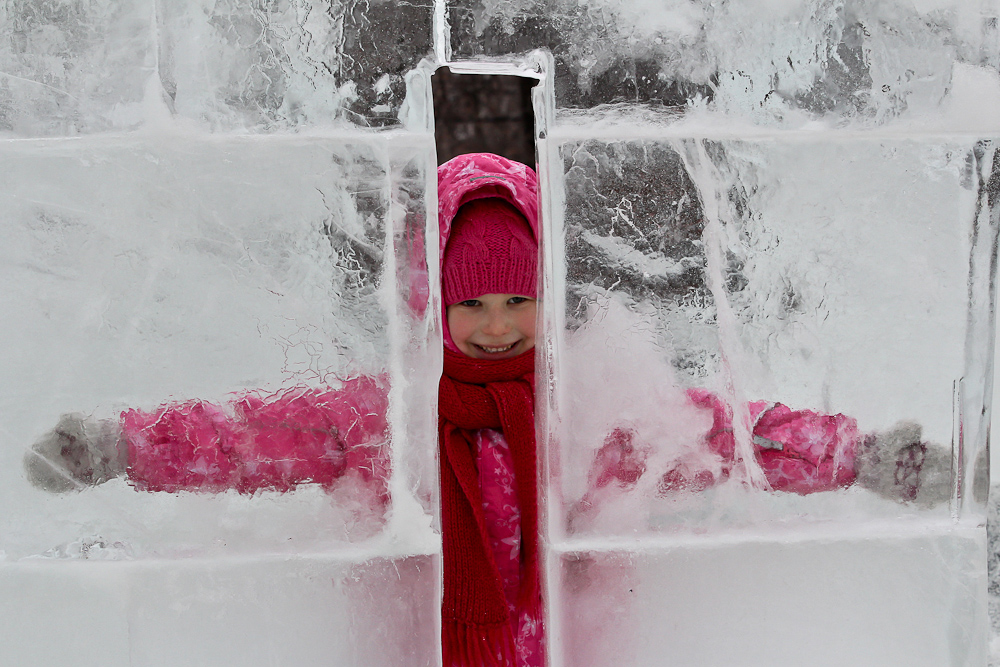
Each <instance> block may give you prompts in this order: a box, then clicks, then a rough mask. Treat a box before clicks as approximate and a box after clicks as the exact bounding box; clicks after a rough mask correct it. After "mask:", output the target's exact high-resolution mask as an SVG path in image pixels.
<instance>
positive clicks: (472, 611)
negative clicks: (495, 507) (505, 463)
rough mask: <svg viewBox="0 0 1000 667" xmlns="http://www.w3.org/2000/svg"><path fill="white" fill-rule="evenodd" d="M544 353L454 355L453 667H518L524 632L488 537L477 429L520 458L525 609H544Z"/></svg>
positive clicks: (445, 522)
mask: <svg viewBox="0 0 1000 667" xmlns="http://www.w3.org/2000/svg"><path fill="white" fill-rule="evenodd" d="M534 371H535V352H534V350H529V351H528V352H525V353H524V354H521V355H518V356H517V357H514V358H512V359H504V360H497V361H494V360H480V359H473V358H471V357H466V356H465V355H463V354H459V353H457V352H452V351H450V350H447V349H446V350H445V352H444V375H443V376H442V377H441V386H440V395H439V403H438V411H439V412H438V414H439V428H438V433H439V437H440V443H441V523H442V532H443V534H444V600H443V602H442V606H441V620H442V628H441V635H442V642H443V647H444V665H445V667H459V666H460V667H481V666H482V667H494V666H496V667H513V666H514V665H516V657H515V651H514V635H513V632H512V629H511V619H510V615H509V612H508V610H507V601H506V597H505V596H504V589H503V580H502V578H501V576H500V572H499V570H498V569H497V566H496V562H495V560H494V558H493V552H492V549H491V547H490V540H489V535H488V533H487V532H486V521H485V517H484V514H483V502H482V493H481V491H480V486H479V474H478V471H477V469H476V463H475V450H474V447H473V437H474V432H475V431H477V430H479V429H482V428H492V429H497V430H500V431H502V432H503V435H504V438H505V439H506V440H507V443H508V445H509V446H510V449H511V454H512V457H513V461H514V477H515V479H516V481H517V500H518V504H519V505H520V510H521V560H522V569H521V573H522V574H521V588H520V591H519V593H518V608H519V609H530V610H532V611H534V612H535V616H536V617H538V616H539V614H538V613H537V612H539V611H540V609H539V607H540V603H539V600H540V597H539V593H540V591H539V576H538V493H537V488H536V486H537V485H536V479H535V475H536V466H535V418H534V387H533V382H534Z"/></svg>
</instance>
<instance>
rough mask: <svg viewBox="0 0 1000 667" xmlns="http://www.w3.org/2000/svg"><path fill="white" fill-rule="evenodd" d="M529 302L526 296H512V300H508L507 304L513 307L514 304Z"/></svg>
mask: <svg viewBox="0 0 1000 667" xmlns="http://www.w3.org/2000/svg"><path fill="white" fill-rule="evenodd" d="M527 300H528V298H527V297H524V296H512V297H511V298H509V299H507V303H509V304H512V305H513V304H518V303H524V302H525V301H527Z"/></svg>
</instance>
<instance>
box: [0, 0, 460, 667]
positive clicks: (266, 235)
mask: <svg viewBox="0 0 1000 667" xmlns="http://www.w3.org/2000/svg"><path fill="white" fill-rule="evenodd" d="M431 20H432V8H431V6H430V5H429V4H420V3H407V4H405V5H398V6H397V5H396V4H393V3H372V4H370V5H364V6H362V5H358V4H356V3H336V2H334V3H312V2H280V3H258V2H254V3H248V2H199V1H195V2H164V3H155V2H152V1H143V0H135V1H127V2H114V3H107V2H90V1H84V2H77V1H66V2H61V1H56V2H49V1H44V2H32V1H28V2H21V1H17V2H10V3H6V4H4V6H3V7H2V8H0V33H2V34H3V35H4V39H3V40H0V163H2V166H0V201H2V202H3V203H2V206H0V228H2V235H3V237H4V238H5V240H6V243H5V245H4V250H3V260H2V261H0V267H2V269H0V270H2V271H3V275H4V282H5V284H6V286H7V288H6V289H5V290H4V291H3V297H2V306H0V308H2V312H3V314H4V325H3V327H0V340H2V349H3V352H2V353H0V354H2V361H0V375H2V378H3V379H2V384H3V386H4V387H5V389H4V391H3V397H2V399H0V400H2V409H0V413H2V415H3V416H2V417H0V433H2V434H3V445H2V446H0V489H2V490H0V505H2V507H3V508H4V512H3V513H2V518H0V535H2V538H0V597H2V599H3V600H4V604H3V605H0V608H2V609H3V611H2V612H0V628H2V630H0V644H2V645H3V647H4V648H3V650H2V651H0V663H2V664H5V665H6V664H10V665H14V664H22V665H24V664H39V665H41V664H62V663H70V662H80V661H83V662H86V663H87V664H90V663H94V664H97V663H100V664H106V665H161V664H162V665H178V664H190V665H196V664H198V665H221V664H245V665H265V664H268V665H273V664H296V665H311V664H345V665H347V664H354V665H374V664H383V665H399V664H413V665H433V664H438V660H439V659H438V657H437V656H438V652H439V649H438V648H437V645H438V633H437V630H436V627H437V620H436V619H437V616H438V613H439V612H438V605H437V599H438V590H439V585H440V584H439V578H440V575H439V569H438V568H439V566H438V552H439V538H438V536H437V532H436V528H435V526H436V499H435V498H436V473H435V463H434V448H433V446H432V445H433V443H434V441H435V427H436V411H435V403H434V391H435V388H436V377H437V373H438V372H439V371H437V370H436V369H437V368H438V367H439V366H438V363H439V362H438V355H439V351H438V350H439V349H440V344H439V342H438V339H437V334H436V331H437V324H436V322H435V313H436V312H437V309H436V308H435V307H434V306H433V304H434V303H436V299H437V297H436V295H433V294H431V293H430V291H429V287H428V286H429V283H428V269H427V267H428V261H427V257H426V252H425V248H435V247H436V243H426V241H425V235H426V234H427V233H428V228H427V225H428V224H432V225H433V224H434V222H435V216H432V215H431V216H429V215H428V211H433V210H434V207H435V201H436V199H435V183H436V179H435V172H434V167H435V160H434V148H433V146H434V144H433V137H432V135H431V133H430V131H428V130H427V129H426V128H427V127H430V126H431V124H430V122H429V120H428V121H426V122H424V123H423V124H422V125H416V126H413V127H411V128H410V129H404V128H403V126H402V124H401V121H400V120H399V118H400V109H401V108H402V107H403V106H404V100H405V97H406V84H405V82H404V77H405V76H406V74H407V73H408V72H409V71H410V70H412V69H413V68H414V67H415V66H416V65H417V63H418V62H419V60H420V59H421V58H423V57H424V56H426V55H427V54H428V53H429V52H430V51H431V48H432V33H431ZM428 112H429V110H428V109H426V108H423V109H421V110H419V111H418V112H415V113H428ZM431 231H432V233H434V232H433V230H431ZM432 238H433V237H432ZM431 266H433V262H432V263H431ZM359 376H360V377H369V378H374V379H377V380H378V382H379V383H380V384H379V386H380V387H382V388H384V389H387V390H388V392H389V394H388V406H389V407H388V413H387V414H385V415H382V416H385V417H388V420H389V430H388V431H387V432H386V433H385V435H384V437H381V438H379V439H377V440H373V441H370V442H368V443H367V444H368V445H370V448H372V449H374V450H377V452H378V455H377V457H376V459H374V460H375V461H377V462H379V464H380V465H382V466H383V468H382V469H384V470H389V471H391V472H390V476H389V477H388V479H384V478H379V477H378V475H377V474H376V473H377V472H378V471H376V470H375V469H374V468H373V469H372V470H368V471H366V470H364V469H363V466H361V468H362V469H352V468H351V467H350V464H348V469H347V471H346V472H345V473H344V474H343V476H342V477H339V478H338V479H337V480H335V481H334V482H333V483H332V484H329V485H327V487H326V488H321V487H320V486H319V485H317V484H301V485H299V486H298V487H297V488H295V489H294V490H291V491H284V490H274V489H267V488H265V489H263V490H260V491H258V492H256V493H253V494H241V493H238V492H237V489H235V488H234V489H231V490H228V491H219V492H211V493H209V492H204V491H199V490H198V489H190V490H183V489H181V490H178V491H177V492H175V493H168V492H148V491H141V490H139V488H138V486H137V484H136V483H135V481H134V480H130V479H129V478H128V477H127V476H126V477H120V478H117V479H113V480H111V481H109V482H107V483H105V484H103V485H100V486H96V487H93V488H84V489H83V490H81V491H78V492H69V493H51V492H49V491H46V490H43V489H40V488H35V487H33V486H32V485H31V484H30V483H29V478H28V476H27V474H26V471H25V469H24V468H23V466H22V463H21V459H22V457H23V456H24V455H25V452H27V451H28V449H29V448H30V447H31V445H32V443H33V442H35V441H36V440H38V439H39V438H42V437H43V435H44V434H46V432H49V431H50V430H51V429H53V428H54V427H56V425H57V423H58V422H59V420H60V416H61V415H63V414H67V413H79V414H80V415H82V416H85V417H87V418H90V419H92V420H96V421H98V422H100V423H103V424H115V425H117V424H118V423H119V421H120V415H121V414H122V413H123V412H124V411H127V410H140V411H146V412H149V413H151V414H157V411H164V410H167V411H169V410H175V411H176V412H181V413H183V412H184V410H188V408H184V407H178V406H184V405H188V406H190V405H193V403H185V402H192V401H194V402H197V401H201V402H204V404H206V405H209V406H213V405H216V406H221V408H222V411H223V413H224V414H226V415H227V418H229V419H236V416H235V415H234V414H233V413H232V410H233V409H234V408H233V407H232V405H233V404H232V401H233V400H235V399H237V398H239V397H243V396H259V397H264V398H265V400H267V397H269V396H274V395H276V394H279V393H281V392H292V393H296V392H298V393H301V392H303V391H307V390H311V389H323V390H331V391H333V392H336V391H338V390H340V388H341V387H343V386H346V385H345V384H344V383H345V382H349V381H350V379H351V378H355V377H359ZM171 406H173V407H171ZM227 406H228V407H227ZM190 409H192V410H193V409H194V408H190ZM227 411H228V412H227ZM364 417H365V415H363V414H359V415H358V419H359V422H358V423H359V424H360V423H361V422H360V420H361V419H362V418H364ZM192 423H193V422H192ZM340 435H341V436H343V435H344V434H343V433H341V434H340ZM344 437H346V436H344ZM209 472H210V471H209ZM373 477H374V479H373Z"/></svg>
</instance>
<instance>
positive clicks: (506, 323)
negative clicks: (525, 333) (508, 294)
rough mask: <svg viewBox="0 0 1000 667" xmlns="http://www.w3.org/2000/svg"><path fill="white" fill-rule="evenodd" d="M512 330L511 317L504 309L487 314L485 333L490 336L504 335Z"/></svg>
mask: <svg viewBox="0 0 1000 667" xmlns="http://www.w3.org/2000/svg"><path fill="white" fill-rule="evenodd" d="M509 331H510V318H509V317H507V313H505V312H503V310H500V309H498V310H494V311H491V312H489V313H487V315H486V324H485V325H484V326H483V333H484V334H486V335H488V336H504V335H506V334H507V333H508V332H509Z"/></svg>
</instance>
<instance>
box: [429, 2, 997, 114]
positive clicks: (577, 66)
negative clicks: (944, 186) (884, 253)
mask: <svg viewBox="0 0 1000 667" xmlns="http://www.w3.org/2000/svg"><path fill="white" fill-rule="evenodd" d="M995 11H996V7H995V6H994V5H992V4H990V3H989V2H976V1H973V2H947V1H945V2H913V1H910V0H890V1H889V2H885V1H881V0H858V1H854V2H823V1H820V0H802V1H792V2H788V1H779V0H774V1H772V0H753V1H751V2H740V3H721V4H720V3H717V2H711V1H710V0H695V1H693V2H662V3H661V2H645V1H642V0H638V1H633V2H624V3H623V2H604V1H603V0H601V1H598V2H587V3H580V2H576V1H575V0H535V1H532V0H529V1H526V2H516V3H508V2H491V1H489V0H455V1H453V2H449V3H448V20H449V28H450V38H451V39H450V44H451V47H452V49H453V57H455V58H456V59H463V58H474V57H481V56H503V55H508V54H516V53H521V52H524V51H527V50H530V49H534V48H548V49H550V50H551V52H552V54H553V56H554V64H555V72H554V76H555V101H556V105H557V106H558V107H559V108H561V109H566V110H568V109H591V108H594V107H597V106H600V105H605V104H619V105H624V104H628V105H637V104H638V105H643V106H647V107H649V108H651V109H661V110H662V109H677V110H679V109H683V108H684V107H685V106H687V105H689V104H691V103H695V104H704V103H708V104H709V105H710V106H714V107H716V108H718V109H720V110H722V111H724V112H726V113H729V114H731V116H732V119H733V120H735V119H737V118H747V117H749V118H752V119H753V120H754V121H755V122H758V123H767V124H787V123H788V122H791V123H793V124H794V123H797V122H798V120H799V119H800V118H801V115H800V112H802V113H804V114H805V115H806V116H807V117H808V116H814V117H815V116H833V117H836V118H838V119H841V120H843V119H856V120H866V121H869V122H875V123H883V122H886V121H887V120H889V119H892V118H894V117H897V116H898V115H900V114H903V113H904V112H906V111H907V110H910V111H913V110H914V109H926V108H928V107H932V106H934V105H936V104H937V103H939V102H940V101H941V99H942V98H943V97H944V96H945V95H946V93H947V91H948V88H949V85H950V81H951V76H952V65H953V63H955V62H961V63H969V64H972V65H986V66H993V67H995V66H996V65H997V62H998V55H997V54H998V49H997V40H998V33H997V26H996V22H995V21H994V20H993V17H994V16H995Z"/></svg>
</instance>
